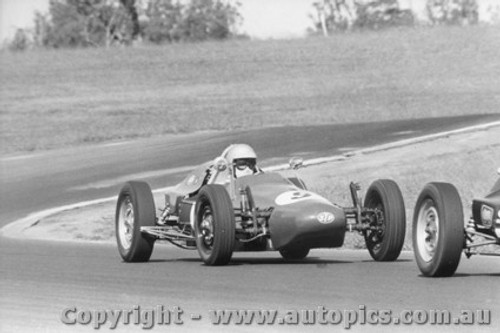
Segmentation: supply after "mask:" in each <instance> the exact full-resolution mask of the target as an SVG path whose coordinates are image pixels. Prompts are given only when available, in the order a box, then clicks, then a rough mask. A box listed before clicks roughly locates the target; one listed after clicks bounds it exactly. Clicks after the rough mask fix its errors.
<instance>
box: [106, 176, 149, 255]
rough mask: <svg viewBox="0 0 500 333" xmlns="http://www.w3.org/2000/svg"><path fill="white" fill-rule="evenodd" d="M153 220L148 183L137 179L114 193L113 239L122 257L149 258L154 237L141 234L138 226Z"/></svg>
mask: <svg viewBox="0 0 500 333" xmlns="http://www.w3.org/2000/svg"><path fill="white" fill-rule="evenodd" d="M132 224H133V225H132ZM155 224H156V213H155V203H154V199H153V194H152V193H151V188H150V187H149V185H148V184H147V183H145V182H139V181H131V182H128V183H126V184H125V185H124V186H123V187H122V189H121V191H120V194H119V195H118V202H117V205H116V215H115V233H116V241H117V243H118V251H119V252H120V255H121V257H122V258H123V260H124V261H126V262H144V261H148V260H149V258H150V257H151V253H153V246H154V242H155V239H154V238H153V237H150V236H148V235H145V234H142V233H141V227H144V226H154V225H155Z"/></svg>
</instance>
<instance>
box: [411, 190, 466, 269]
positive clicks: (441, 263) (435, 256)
mask: <svg viewBox="0 0 500 333" xmlns="http://www.w3.org/2000/svg"><path fill="white" fill-rule="evenodd" d="M463 221H464V216H463V207H462V201H461V199H460V195H459V194H458V191H457V189H456V188H455V187H454V186H453V185H451V184H448V183H429V184H427V185H425V187H424V189H423V190H422V192H420V195H419V197H418V199H417V204H416V205H415V211H414V215H413V227H412V231H413V236H412V241H413V251H414V253H415V260H416V261H417V265H418V267H419V269H420V271H421V272H422V274H424V275H425V276H431V277H438V276H451V275H453V274H454V273H455V271H456V269H457V267H458V264H459V262H460V257H461V253H462V249H463V244H464V226H463Z"/></svg>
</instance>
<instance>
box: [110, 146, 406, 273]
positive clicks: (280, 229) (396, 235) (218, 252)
mask: <svg viewBox="0 0 500 333" xmlns="http://www.w3.org/2000/svg"><path fill="white" fill-rule="evenodd" d="M256 158H257V156H256V154H255V152H254V150H253V149H252V148H251V147H250V146H248V145H245V144H236V145H231V146H229V147H228V148H227V149H226V150H224V152H223V153H222V155H221V156H219V157H217V158H215V159H214V160H212V161H210V162H207V163H204V164H202V165H201V166H199V167H198V168H196V169H195V170H193V171H192V172H191V173H190V174H189V175H188V176H187V177H186V178H185V179H184V180H183V181H182V182H181V183H179V184H178V185H177V186H175V187H172V188H170V189H169V190H166V193H165V205H164V207H163V208H162V209H160V212H159V214H158V216H157V214H156V210H155V202H154V198H153V195H152V192H151V189H150V187H149V185H148V184H147V183H145V182H142V181H130V182H127V183H126V184H125V185H124V186H123V188H122V189H121V191H120V193H119V196H118V201H117V208H116V238H117V243H118V250H119V252H120V255H121V257H122V258H123V260H124V261H126V262H138V261H148V260H149V258H150V256H151V254H152V251H153V246H154V243H155V241H157V240H162V241H168V242H170V243H172V244H174V245H176V246H178V247H181V248H184V249H193V250H194V249H197V250H198V252H199V255H200V257H201V259H202V260H203V262H204V263H205V264H206V265H225V264H227V263H228V262H229V261H230V260H231V257H232V254H233V252H234V251H266V250H278V251H279V253H280V254H281V256H282V257H283V258H284V259H285V260H300V259H304V258H305V257H306V256H307V255H308V253H309V250H310V249H312V248H334V247H340V246H342V245H343V243H344V236H345V233H346V231H347V230H348V231H357V232H360V233H361V234H362V235H364V238H365V242H366V246H367V249H368V251H369V253H370V254H371V256H372V257H373V258H374V259H375V260H377V261H392V260H395V259H397V257H398V256H399V254H400V252H401V248H402V246H403V242H404V236H405V222H406V218H405V207H404V202H403V198H402V195H401V191H400V189H399V187H398V185H397V184H396V183H395V182H394V181H392V180H387V179H381V180H377V181H375V182H373V183H372V184H371V185H370V187H369V188H368V191H367V193H366V195H365V199H364V203H362V202H361V199H360V196H359V190H360V188H359V185H357V184H355V183H351V184H350V191H351V197H352V201H353V206H352V207H345V208H342V207H340V206H338V205H336V204H333V203H331V202H330V201H329V200H327V199H325V198H324V197H322V196H320V195H318V194H316V193H313V192H311V191H308V190H307V188H306V185H305V184H304V182H303V181H302V180H301V179H300V178H299V177H296V176H295V177H285V176H282V175H281V174H279V173H277V172H264V171H262V169H260V168H259V167H258V166H257V165H256ZM302 163H303V160H302V159H300V158H293V159H292V160H290V167H291V168H292V169H297V168H299V167H300V166H301V165H302Z"/></svg>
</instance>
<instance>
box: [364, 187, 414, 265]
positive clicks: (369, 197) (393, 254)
mask: <svg viewBox="0 0 500 333" xmlns="http://www.w3.org/2000/svg"><path fill="white" fill-rule="evenodd" d="M364 206H365V208H369V209H372V210H374V211H375V221H374V223H373V224H372V226H373V227H375V228H374V229H373V230H368V231H366V232H365V243H366V247H367V249H368V251H369V252H370V255H371V256H372V258H373V259H375V260H376V261H393V260H396V259H397V258H398V257H399V254H400V253H401V249H402V248H403V243H404V238H405V232H406V211H405V206H404V201H403V195H402V194H401V190H400V189H399V186H398V185H397V184H396V182H394V181H393V180H389V179H379V180H376V181H375V182H373V183H372V184H371V185H370V187H369V188H368V191H367V192H366V196H365V202H364Z"/></svg>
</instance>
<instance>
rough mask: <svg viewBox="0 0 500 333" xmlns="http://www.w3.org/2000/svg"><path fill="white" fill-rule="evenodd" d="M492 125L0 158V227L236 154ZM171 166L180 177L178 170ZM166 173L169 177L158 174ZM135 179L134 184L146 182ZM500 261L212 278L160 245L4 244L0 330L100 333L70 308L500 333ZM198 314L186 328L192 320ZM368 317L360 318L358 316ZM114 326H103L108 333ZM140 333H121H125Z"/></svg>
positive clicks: (332, 131) (303, 150) (356, 129)
mask: <svg viewBox="0 0 500 333" xmlns="http://www.w3.org/2000/svg"><path fill="white" fill-rule="evenodd" d="M498 119H499V117H498V116H489V117H460V118H447V119H431V120H419V121H411V122H404V121H403V122H393V123H384V124H379V123H367V124H364V125H352V126H322V127H302V128H286V129H278V128H276V129H265V130H260V131H257V132H243V133H241V132H240V133H224V134H221V133H205V134H198V135H195V136H192V137H190V140H187V139H186V138H182V137H177V138H176V137H171V138H167V140H165V139H164V138H159V139H149V140H139V141H136V142H127V143H118V144H113V145H100V146H94V147H83V148H78V149H70V150H60V151H54V152H48V153H40V154H33V155H27V156H12V157H7V158H3V159H2V160H1V162H0V163H1V180H2V189H1V214H0V222H1V224H0V225H2V226H3V225H5V224H7V223H8V222H11V221H13V220H14V219H17V218H20V217H23V216H25V215H27V214H29V213H33V212H36V211H38V210H41V209H46V208H51V207H55V206H60V205H63V204H70V203H75V202H78V201H83V200H90V199H96V198H100V197H105V196H109V195H112V194H115V193H116V192H117V190H118V188H119V187H120V181H121V180H122V179H123V178H125V177H128V176H138V177H139V178H144V179H146V180H148V181H149V182H150V183H151V184H152V185H153V187H162V186H166V185H169V184H172V183H173V182H175V181H177V180H178V179H180V178H181V177H182V176H183V172H177V171H182V170H184V169H185V167H186V166H191V165H196V164H198V163H200V162H203V161H206V160H208V159H210V158H213V157H214V156H216V155H218V154H219V153H220V152H221V150H222V149H223V148H224V147H225V146H226V145H227V144H229V143H232V142H235V141H239V142H248V143H250V144H252V145H253V146H255V148H256V150H257V152H258V153H259V154H260V156H261V159H262V160H263V163H264V164H266V163H267V164H268V165H270V164H273V163H277V162H283V161H286V159H287V158H288V157H290V156H291V155H302V156H304V157H306V158H312V157H319V156H328V155H332V154H337V153H340V152H345V151H348V150H349V149H354V148H363V147H368V146H372V145H375V144H380V143H385V142H390V141H394V140H398V139H404V138H408V137H412V136H420V135H424V134H430V133H436V132H439V131H443V130H451V129H456V128H460V127H464V126H470V125H473V124H477V123H484V122H488V121H494V120H498ZM171 169H174V170H171ZM162 170H170V171H171V172H166V173H165V172H163V171H162ZM138 177H133V178H138ZM499 276H500V264H499V258H492V257H483V256H478V257H474V258H472V259H470V260H466V259H465V258H463V259H462V262H461V264H460V266H459V268H458V271H457V274H456V275H455V276H454V277H452V278H446V279H428V278H424V277H422V276H420V274H419V271H418V269H417V266H416V264H415V262H414V260H413V254H411V253H403V254H402V256H401V257H400V258H399V260H398V261H396V262H392V263H376V262H373V261H372V260H371V258H370V256H369V255H368V253H367V252H365V251H339V250H313V251H312V252H311V254H310V256H309V257H308V259H307V260H305V261H303V262H300V263H287V262H284V261H283V260H282V259H281V258H280V256H279V254H278V253H275V252H265V253H236V254H235V255H234V259H233V260H232V262H231V264H230V265H228V266H225V267H205V266H203V265H202V263H201V261H200V259H199V257H198V254H197V252H196V251H185V250H180V249H176V248H173V247H171V246H168V245H162V244H159V245H158V246H156V248H155V251H154V253H153V257H152V260H151V261H150V262H149V263H144V264H126V263H123V262H122V261H121V260H120V258H119V255H118V252H117V250H116V247H115V246H112V245H105V244H88V243H87V244H75V243H63V242H60V243H57V242H54V243H53V242H47V241H27V240H14V239H7V238H0V295H1V296H0V331H1V332H14V331H17V332H35V331H36V332H57V331H74V330H81V331H87V332H90V331H95V330H94V328H92V325H91V324H90V325H69V326H68V325H64V324H63V323H62V322H61V320H60V316H61V313H62V311H63V310H64V309H66V308H72V307H76V309H77V310H78V311H80V310H92V311H94V310H120V309H124V310H130V309H133V308H134V307H136V306H140V307H141V308H143V309H152V308H155V307H156V306H158V305H163V306H164V307H165V309H173V308H174V307H175V306H177V307H180V308H181V309H182V310H183V311H184V312H183V315H182V319H183V324H182V325H175V324H171V325H164V326H162V325H157V326H155V329H156V330H158V331H193V330H197V331H199V330H203V331H221V330H223V331H228V332H234V331H254V330H262V331H276V330H279V331H290V330H291V331H303V330H305V329H307V330H310V331H317V330H318V329H319V330H324V331H334V330H343V322H342V323H340V324H337V325H330V324H327V325H321V324H319V323H317V324H315V325H306V326H304V325H301V324H299V325H280V324H274V325H258V324H253V325H213V324H211V322H210V318H209V311H210V310H223V309H239V310H255V309H257V310H259V309H263V310H278V311H281V312H285V310H290V309H294V310H315V309H317V308H318V307H324V308H325V309H328V310H340V311H341V312H342V311H344V310H355V311H356V310H359V309H360V307H362V308H363V309H366V310H391V311H392V314H393V315H395V316H397V315H398V314H399V313H400V312H401V311H403V310H413V311H415V310H433V309H435V310H448V311H451V313H452V316H454V317H455V316H457V315H459V314H460V310H477V309H488V310H490V311H491V321H492V325H490V326H474V325H472V326H470V325H453V324H452V325H448V326H433V325H423V326H422V325H416V324H413V325H402V324H399V325H396V324H394V325H389V326H387V325H370V324H364V325H363V324H357V325H354V326H353V327H352V328H351V331H358V330H361V331H368V330H370V331H371V332H373V331H387V330H391V331H393V330H396V331H397V330H400V331H408V330H410V331H422V330H426V331H428V330H431V331H450V332H451V331H456V330H461V331H464V332H465V331H467V332H472V331H476V330H479V329H481V330H491V331H497V330H498V328H499V327H500V288H499V287H498V282H499V280H498V277H499ZM191 314H194V315H197V316H201V319H191V318H190V315H191ZM358 315H359V316H361V313H359V314H358ZM109 327H110V326H109V323H106V324H104V325H103V327H102V328H101V329H104V330H107V329H109ZM122 330H139V331H142V328H141V325H133V324H129V325H124V324H122V323H120V324H119V325H118V331H122Z"/></svg>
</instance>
